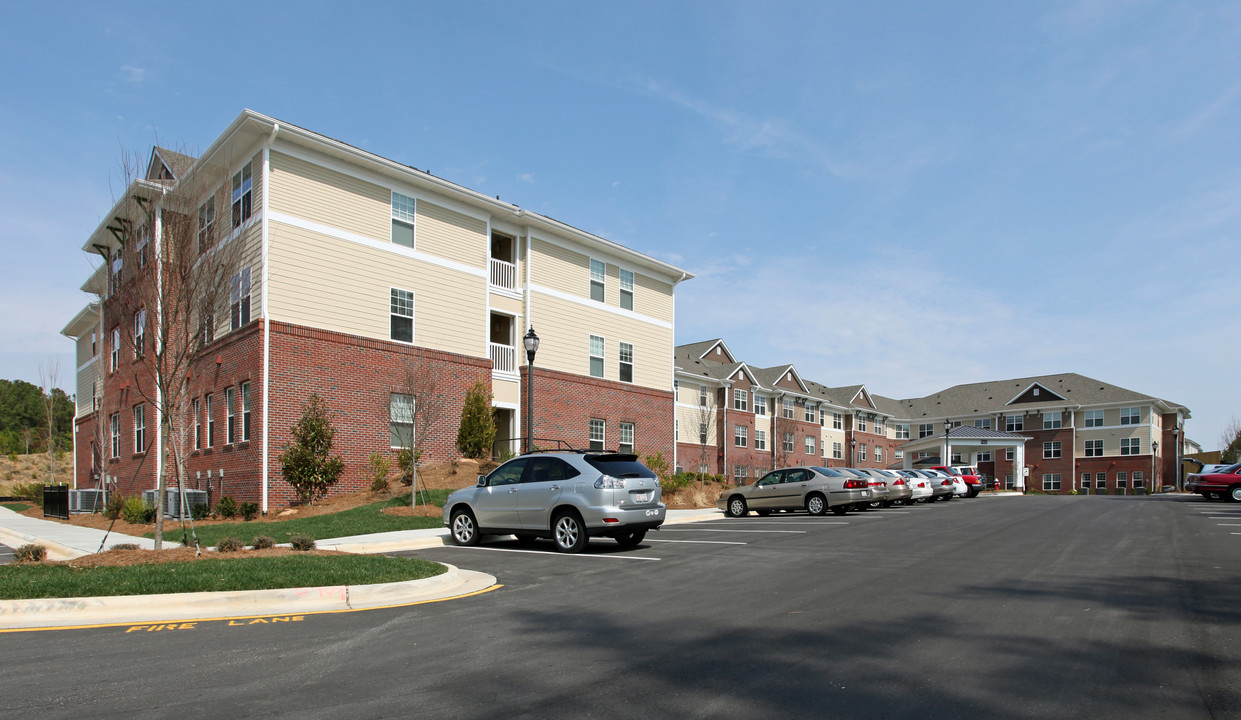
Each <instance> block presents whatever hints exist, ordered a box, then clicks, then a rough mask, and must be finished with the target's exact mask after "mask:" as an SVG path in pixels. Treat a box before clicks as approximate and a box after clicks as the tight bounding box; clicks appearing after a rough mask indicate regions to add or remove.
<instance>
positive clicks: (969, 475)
mask: <svg viewBox="0 0 1241 720" xmlns="http://www.w3.org/2000/svg"><path fill="white" fill-rule="evenodd" d="M933 468H934V469H935V470H940V471H943V472H946V473H948V474H949V475H956V476H958V477H960V478H961V479H962V480H964V481H965V484H966V485H968V486H969V488H970V494H969V495H968V496H967V497H978V493H980V492H982V491H983V486H982V478H981V477H980V476H979V475H978V469H977V468H975V467H972V466H970V465H953V466H948V465H935V466H933Z"/></svg>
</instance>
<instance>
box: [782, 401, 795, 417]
mask: <svg viewBox="0 0 1241 720" xmlns="http://www.w3.org/2000/svg"><path fill="white" fill-rule="evenodd" d="M780 415H781V416H782V417H786V418H788V419H789V420H792V419H793V399H792V398H784V402H783V403H782V404H781V408H780Z"/></svg>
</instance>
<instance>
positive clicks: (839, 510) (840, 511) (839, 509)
mask: <svg viewBox="0 0 1241 720" xmlns="http://www.w3.org/2000/svg"><path fill="white" fill-rule="evenodd" d="M848 509H849V508H847V507H845V506H844V505H837V506H835V507H833V508H832V514H833V515H844V514H845V512H846V511H848Z"/></svg>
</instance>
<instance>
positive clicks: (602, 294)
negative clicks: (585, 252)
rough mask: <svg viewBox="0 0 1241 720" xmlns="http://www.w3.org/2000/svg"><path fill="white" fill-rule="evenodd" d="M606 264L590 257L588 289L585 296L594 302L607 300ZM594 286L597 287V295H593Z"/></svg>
mask: <svg viewBox="0 0 1241 720" xmlns="http://www.w3.org/2000/svg"><path fill="white" fill-rule="evenodd" d="M607 283H608V264H607V263H605V262H604V261H602V260H596V259H594V258H590V291H589V293H588V294H587V295H586V297H588V298H590V299H591V300H594V301H595V302H607V298H608V284H607ZM595 288H598V289H599V292H598V295H599V297H595V295H596V293H595Z"/></svg>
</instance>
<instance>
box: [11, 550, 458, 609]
mask: <svg viewBox="0 0 1241 720" xmlns="http://www.w3.org/2000/svg"><path fill="white" fill-rule="evenodd" d="M446 569H447V568H445V567H444V566H443V565H440V564H438V563H433V562H428V561H426V560H417V559H414V558H394V557H386V556H383V555H348V556H339V557H336V556H330V555H286V556H283V557H256V558H228V559H219V560H217V559H214V558H213V559H209V560H197V561H195V562H186V563H176V562H174V563H163V564H154V565H126V566H109V567H96V568H74V567H70V566H68V565H59V564H47V563H35V564H19V565H5V566H0V599H4V600H19V599H29V598H60V597H95V596H101V595H152V594H158V593H183V592H210V591H221V590H271V589H275V588H292V587H319V586H323V585H369V584H372V583H388V582H400V581H403V580H417V579H420V578H426V577H434V576H436V575H439V574H441V573H443V572H444V571H445V570H446Z"/></svg>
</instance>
